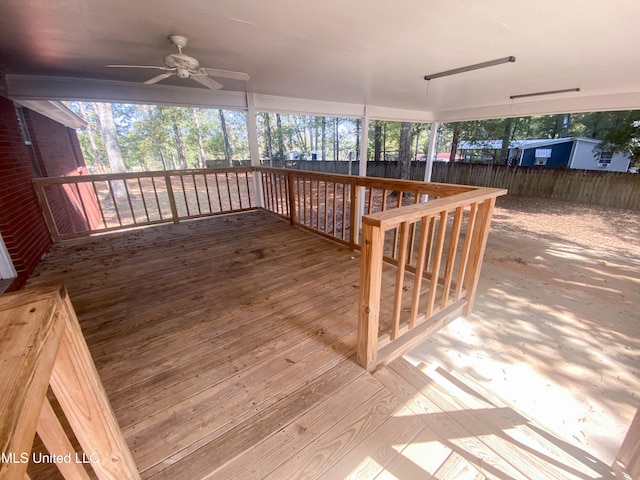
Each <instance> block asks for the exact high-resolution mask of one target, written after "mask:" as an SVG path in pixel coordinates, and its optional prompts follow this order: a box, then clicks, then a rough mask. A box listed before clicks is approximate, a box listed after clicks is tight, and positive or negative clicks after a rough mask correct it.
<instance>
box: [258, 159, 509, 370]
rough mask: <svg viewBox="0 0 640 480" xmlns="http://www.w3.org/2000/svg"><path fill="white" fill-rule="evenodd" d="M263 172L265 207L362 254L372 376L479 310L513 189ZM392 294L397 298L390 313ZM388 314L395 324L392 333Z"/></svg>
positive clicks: (364, 340)
mask: <svg viewBox="0 0 640 480" xmlns="http://www.w3.org/2000/svg"><path fill="white" fill-rule="evenodd" d="M257 170H258V171H259V172H261V173H262V185H263V191H264V195H265V208H267V209H268V210H271V211H272V212H274V213H277V214H279V215H282V216H283V217H287V218H289V220H290V221H291V223H292V224H293V225H298V226H301V227H303V228H306V229H308V230H311V231H314V232H315V233H318V234H320V235H323V236H326V237H328V238H331V239H332V240H334V241H338V242H340V243H344V244H345V245H348V246H350V247H351V248H354V249H361V251H362V256H361V270H360V310H359V323H358V361H359V362H360V364H361V365H362V366H363V367H365V368H367V370H369V371H373V370H375V369H376V368H378V367H379V366H380V365H384V364H386V363H388V362H390V361H392V360H393V359H394V358H396V357H398V356H399V355H401V354H402V353H404V352H406V351H407V350H409V349H410V348H411V347H412V346H414V345H415V344H417V343H419V342H420V341H423V340H424V339H425V338H426V337H427V336H429V335H431V334H433V333H434V332H435V331H437V330H439V329H440V328H442V327H443V326H445V325H446V324H447V323H448V322H449V321H450V320H452V319H454V318H456V317H458V316H460V315H468V314H469V313H470V312H471V308H472V306H473V298H474V296H475V291H476V287H477V284H478V278H479V275H480V267H481V264H482V258H483V255H484V249H485V245H486V242H487V235H488V233H489V224H490V222H491V216H492V213H493V207H494V205H495V200H496V198H497V197H498V196H500V195H504V194H505V193H506V190H502V189H494V188H478V187H469V186H460V185H448V184H439V183H425V182H414V181H405V180H393V179H383V178H373V177H358V176H348V175H335V174H323V173H316V172H305V171H300V170H285V169H273V168H258V169H257ZM361 215H364V216H363V217H362V218H360V216H361ZM361 224H362V232H360V225H361ZM385 262H386V263H390V264H393V265H396V266H397V269H396V270H395V282H394V284H393V285H386V284H383V283H382V280H383V275H382V269H383V263H385ZM383 289H392V291H393V298H394V301H393V306H392V308H391V309H389V308H387V309H386V310H384V311H383V309H382V307H381V305H380V298H381V293H382V290H383ZM405 292H406V293H405ZM381 313H383V314H384V315H387V317H388V318H386V319H385V320H386V321H385V322H384V324H390V325H391V328H390V329H388V330H385V331H382V332H381V331H380V328H379V327H380V324H381V322H380V315H381Z"/></svg>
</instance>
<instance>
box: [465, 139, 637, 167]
mask: <svg viewBox="0 0 640 480" xmlns="http://www.w3.org/2000/svg"><path fill="white" fill-rule="evenodd" d="M601 143H602V141H601V140H596V139H593V138H582V137H568V138H554V139H533V140H513V141H511V142H510V143H509V155H508V159H509V165H519V166H524V167H536V166H540V167H556V168H558V167H564V168H575V169H580V170H602V171H610V172H626V171H627V170H628V169H629V164H630V159H629V157H627V156H626V155H624V154H622V153H612V152H607V151H603V152H600V151H598V150H596V147H597V146H598V145H600V144H601ZM501 148H502V141H501V140H486V141H462V142H460V147H459V150H460V152H461V156H462V158H463V161H465V162H478V163H492V162H493V161H495V160H496V159H497V158H498V157H499V155H500V150H501Z"/></svg>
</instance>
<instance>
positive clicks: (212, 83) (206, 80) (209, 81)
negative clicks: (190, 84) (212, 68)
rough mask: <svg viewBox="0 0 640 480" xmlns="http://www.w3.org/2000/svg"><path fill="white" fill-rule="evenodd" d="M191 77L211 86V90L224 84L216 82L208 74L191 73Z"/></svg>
mask: <svg viewBox="0 0 640 480" xmlns="http://www.w3.org/2000/svg"><path fill="white" fill-rule="evenodd" d="M191 78H193V79H194V80H195V81H196V82H198V83H201V84H202V85H204V86H205V87H208V88H210V89H211V90H219V89H221V88H222V87H223V86H224V85H222V84H221V83H218V82H216V81H215V80H213V79H212V78H209V77H207V76H206V75H191Z"/></svg>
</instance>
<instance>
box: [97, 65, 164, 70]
mask: <svg viewBox="0 0 640 480" xmlns="http://www.w3.org/2000/svg"><path fill="white" fill-rule="evenodd" d="M107 67H110V68H153V69H156V70H166V71H170V70H174V68H169V67H159V66H157V65H107Z"/></svg>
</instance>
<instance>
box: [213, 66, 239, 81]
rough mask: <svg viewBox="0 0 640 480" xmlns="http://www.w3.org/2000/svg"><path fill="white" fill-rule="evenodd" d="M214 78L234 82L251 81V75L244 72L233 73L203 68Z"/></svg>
mask: <svg viewBox="0 0 640 480" xmlns="http://www.w3.org/2000/svg"><path fill="white" fill-rule="evenodd" d="M203 70H206V71H207V73H208V74H209V75H211V76H213V77H220V78H232V79H234V80H243V81H247V80H249V75H248V74H246V73H244V72H232V71H231V70H218V69H217V68H203Z"/></svg>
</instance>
